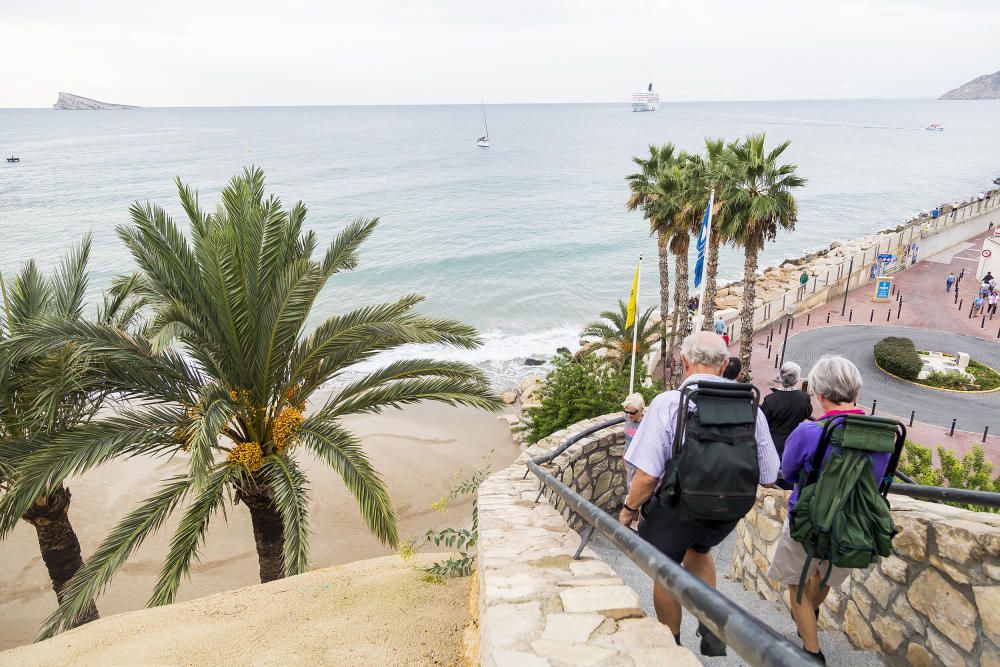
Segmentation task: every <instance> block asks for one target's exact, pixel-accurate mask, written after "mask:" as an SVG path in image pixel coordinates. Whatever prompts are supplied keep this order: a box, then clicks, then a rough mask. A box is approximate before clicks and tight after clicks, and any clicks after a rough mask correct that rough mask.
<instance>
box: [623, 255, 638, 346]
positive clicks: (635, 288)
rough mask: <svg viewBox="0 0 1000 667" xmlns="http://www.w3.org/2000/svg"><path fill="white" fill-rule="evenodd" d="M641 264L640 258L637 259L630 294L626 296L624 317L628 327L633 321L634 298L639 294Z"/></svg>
mask: <svg viewBox="0 0 1000 667" xmlns="http://www.w3.org/2000/svg"><path fill="white" fill-rule="evenodd" d="M641 264H642V259H641V258H640V259H639V264H636V265H635V278H634V279H633V280H632V294H630V295H629V297H628V317H627V318H625V328H626V329H628V328H629V327H630V326H632V324H633V323H634V322H635V308H636V299H637V297H638V296H639V266H640V265H641Z"/></svg>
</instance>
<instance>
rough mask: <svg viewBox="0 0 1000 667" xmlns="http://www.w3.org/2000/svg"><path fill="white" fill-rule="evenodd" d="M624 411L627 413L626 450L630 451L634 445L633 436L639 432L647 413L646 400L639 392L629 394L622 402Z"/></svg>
mask: <svg viewBox="0 0 1000 667" xmlns="http://www.w3.org/2000/svg"><path fill="white" fill-rule="evenodd" d="M622 410H623V411H624V412H625V448H626V449H628V446H629V445H630V444H632V436H634V435H635V432H636V431H637V430H639V422H641V421H642V414H643V413H644V412H645V411H646V399H644V398H643V397H642V394H640V393H639V392H635V393H634V394H629V395H628V396H626V397H625V400H624V401H622Z"/></svg>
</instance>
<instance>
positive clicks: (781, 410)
mask: <svg viewBox="0 0 1000 667" xmlns="http://www.w3.org/2000/svg"><path fill="white" fill-rule="evenodd" d="M801 373H802V369H801V368H800V367H799V365H798V364H797V363H795V362H793V361H786V362H785V363H784V364H782V365H781V370H780V371H779V376H780V377H781V386H780V387H778V388H777V389H772V390H771V393H770V394H768V395H767V396H765V397H764V400H763V401H762V402H761V404H760V409H761V412H763V413H764V416H765V417H767V425H768V428H769V429H770V430H771V439H772V440H774V447H775V449H777V450H778V456H781V455H782V453H783V452H784V451H785V440H786V439H788V434H790V433H791V432H792V431H794V430H795V427H797V426H798V425H799V424H801V423H802V422H804V421H805V420H807V419H811V418H812V401H811V400H810V399H809V394H807V393H806V392H804V391H802V390H800V389H799V388H798V384H799V376H800V374H801ZM787 488H792V487H790V486H789V487H787Z"/></svg>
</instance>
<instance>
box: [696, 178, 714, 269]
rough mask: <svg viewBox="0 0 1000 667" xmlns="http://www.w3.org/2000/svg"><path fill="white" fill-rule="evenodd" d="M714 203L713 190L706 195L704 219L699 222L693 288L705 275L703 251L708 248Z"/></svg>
mask: <svg viewBox="0 0 1000 667" xmlns="http://www.w3.org/2000/svg"><path fill="white" fill-rule="evenodd" d="M713 203H715V190H714V189H713V190H710V191H709V193H708V207H706V208H705V217H704V218H702V220H701V229H700V230H699V232H698V243H697V244H696V246H695V247H697V249H698V260H697V261H696V262H695V264H694V286H695V287H699V286H700V285H701V279H702V276H703V275H704V274H705V249H706V248H707V247H708V237H709V235H710V234H711V233H712V204H713Z"/></svg>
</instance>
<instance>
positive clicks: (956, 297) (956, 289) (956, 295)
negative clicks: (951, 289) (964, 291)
mask: <svg viewBox="0 0 1000 667" xmlns="http://www.w3.org/2000/svg"><path fill="white" fill-rule="evenodd" d="M955 303H958V288H957V287H956V288H955Z"/></svg>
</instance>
